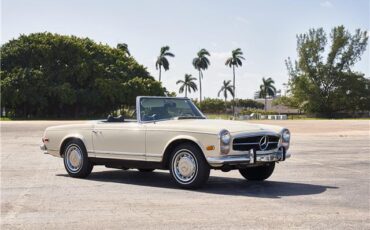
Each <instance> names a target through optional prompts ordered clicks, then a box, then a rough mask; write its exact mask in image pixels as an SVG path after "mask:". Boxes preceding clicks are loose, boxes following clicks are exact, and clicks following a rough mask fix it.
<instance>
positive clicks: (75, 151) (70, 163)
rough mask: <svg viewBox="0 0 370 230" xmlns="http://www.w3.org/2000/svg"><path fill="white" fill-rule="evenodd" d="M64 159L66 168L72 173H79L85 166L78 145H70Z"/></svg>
mask: <svg viewBox="0 0 370 230" xmlns="http://www.w3.org/2000/svg"><path fill="white" fill-rule="evenodd" d="M64 158H65V163H66V166H67V168H68V170H69V171H70V172H72V173H77V172H78V171H80V170H81V168H82V164H83V153H82V150H81V148H80V147H79V146H78V145H75V144H72V145H69V146H68V148H67V150H66V152H65V156H64Z"/></svg>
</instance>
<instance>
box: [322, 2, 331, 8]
mask: <svg viewBox="0 0 370 230" xmlns="http://www.w3.org/2000/svg"><path fill="white" fill-rule="evenodd" d="M320 6H321V7H324V8H331V7H333V4H332V3H331V2H329V1H324V2H321V3H320Z"/></svg>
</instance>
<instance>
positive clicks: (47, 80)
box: [1, 33, 167, 118]
mask: <svg viewBox="0 0 370 230" xmlns="http://www.w3.org/2000/svg"><path fill="white" fill-rule="evenodd" d="M166 92H167V91H166V89H165V88H163V87H162V85H161V83H160V82H158V81H156V80H155V79H154V78H153V77H152V76H150V74H149V73H148V71H147V70H146V68H145V67H144V66H142V65H140V64H139V63H138V62H137V61H136V60H135V59H134V58H133V57H132V56H131V55H130V53H129V51H128V49H127V45H126V44H118V45H117V47H109V46H108V45H103V44H97V43H95V42H94V41H92V40H91V39H88V38H78V37H75V36H64V35H58V34H52V33H34V34H30V35H21V36H20V37H19V38H17V39H14V40H11V41H9V42H7V43H5V44H4V45H2V47H1V106H2V107H3V108H4V107H5V108H6V111H7V115H8V116H12V117H42V118H48V117H56V118H57V117H91V116H102V115H106V114H108V113H110V112H112V111H113V110H117V109H119V108H122V107H124V106H129V105H134V103H135V97H136V96H137V95H157V96H160V95H165V94H166Z"/></svg>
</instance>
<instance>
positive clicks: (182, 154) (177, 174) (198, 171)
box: [170, 143, 210, 189]
mask: <svg viewBox="0 0 370 230" xmlns="http://www.w3.org/2000/svg"><path fill="white" fill-rule="evenodd" d="M170 173H171V175H172V178H173V179H174V181H175V182H176V183H177V184H178V185H179V186H180V187H182V188H192V189H195V188H199V187H201V186H203V185H204V184H205V183H206V182H207V180H208V177H209V173H210V167H209V165H208V163H207V161H206V159H205V158H204V155H203V153H202V151H201V150H200V149H199V148H198V147H197V146H195V145H194V144H190V143H186V144H181V145H179V146H177V147H176V148H175V150H174V151H173V153H172V156H171V161H170Z"/></svg>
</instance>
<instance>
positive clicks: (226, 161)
mask: <svg viewBox="0 0 370 230" xmlns="http://www.w3.org/2000/svg"><path fill="white" fill-rule="evenodd" d="M289 157H290V154H289V153H286V152H285V151H276V152H269V153H258V152H257V153H256V152H255V151H250V152H249V153H247V154H245V155H244V154H243V155H232V156H222V157H207V161H208V163H209V164H210V165H211V166H213V167H219V166H222V165H238V164H253V163H255V162H275V161H284V160H285V159H287V158H289Z"/></svg>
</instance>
